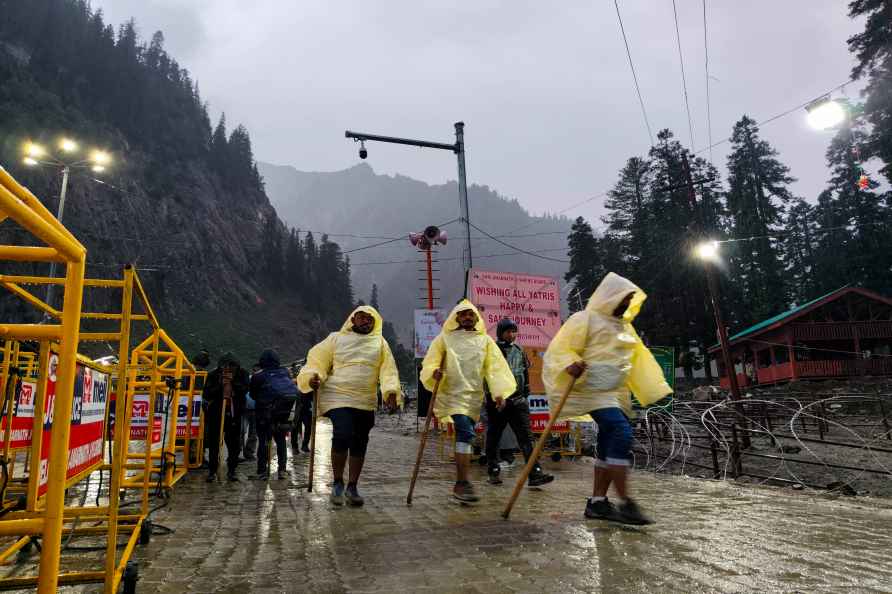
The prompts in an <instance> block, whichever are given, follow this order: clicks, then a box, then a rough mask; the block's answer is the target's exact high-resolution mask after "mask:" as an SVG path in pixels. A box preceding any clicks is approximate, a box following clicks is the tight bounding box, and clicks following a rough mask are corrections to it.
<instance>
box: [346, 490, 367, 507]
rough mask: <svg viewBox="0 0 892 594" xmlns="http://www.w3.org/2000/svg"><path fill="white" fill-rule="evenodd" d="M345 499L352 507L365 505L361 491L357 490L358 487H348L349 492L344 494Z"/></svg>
mask: <svg viewBox="0 0 892 594" xmlns="http://www.w3.org/2000/svg"><path fill="white" fill-rule="evenodd" d="M344 497H345V498H346V499H347V505H350V506H352V507H362V504H363V503H365V500H363V498H362V496H361V495H360V494H359V491H358V490H357V489H356V485H347V491H346V492H345V493H344Z"/></svg>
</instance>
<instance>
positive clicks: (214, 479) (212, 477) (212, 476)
mask: <svg viewBox="0 0 892 594" xmlns="http://www.w3.org/2000/svg"><path fill="white" fill-rule="evenodd" d="M204 482H206V483H216V482H217V474H216V473H211V474H209V475H208V477H207V478H206V479H204Z"/></svg>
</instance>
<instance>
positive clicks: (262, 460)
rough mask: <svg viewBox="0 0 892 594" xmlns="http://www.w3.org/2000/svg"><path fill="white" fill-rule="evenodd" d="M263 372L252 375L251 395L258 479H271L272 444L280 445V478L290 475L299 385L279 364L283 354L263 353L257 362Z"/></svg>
mask: <svg viewBox="0 0 892 594" xmlns="http://www.w3.org/2000/svg"><path fill="white" fill-rule="evenodd" d="M257 366H258V367H259V368H260V371H258V372H257V373H255V374H254V375H253V376H251V387H250V393H251V398H253V399H254V403H255V404H254V416H255V419H256V423H257V439H258V441H259V447H258V448H257V478H258V479H259V480H266V479H268V478H269V471H270V469H269V462H270V451H269V447H270V442H271V441H275V442H276V458H277V459H278V463H279V473H278V476H279V479H284V478H285V477H286V476H287V475H288V471H287V469H286V462H287V461H288V449H287V447H286V443H285V436H286V435H287V434H288V431H290V430H291V421H290V416H291V411H292V409H293V408H294V403H295V402H296V401H297V386H295V385H294V381H292V379H291V376H290V375H289V373H288V370H287V369H286V368H285V367H282V364H281V363H280V362H279V355H278V354H277V353H276V351H274V350H272V349H267V350H265V351H263V353H262V354H261V355H260V361H259V362H258V363H257Z"/></svg>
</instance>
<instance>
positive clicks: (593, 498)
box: [588, 497, 607, 503]
mask: <svg viewBox="0 0 892 594" xmlns="http://www.w3.org/2000/svg"><path fill="white" fill-rule="evenodd" d="M588 500H589V501H590V502H592V503H598V502H599V501H607V497H589V498H588Z"/></svg>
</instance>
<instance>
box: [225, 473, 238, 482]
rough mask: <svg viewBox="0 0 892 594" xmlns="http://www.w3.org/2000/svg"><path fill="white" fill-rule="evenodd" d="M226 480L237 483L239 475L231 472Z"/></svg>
mask: <svg viewBox="0 0 892 594" xmlns="http://www.w3.org/2000/svg"><path fill="white" fill-rule="evenodd" d="M226 480H227V481H229V482H230V483H237V482H238V477H237V476H235V473H234V472H230V473H229V474H227V475H226Z"/></svg>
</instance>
